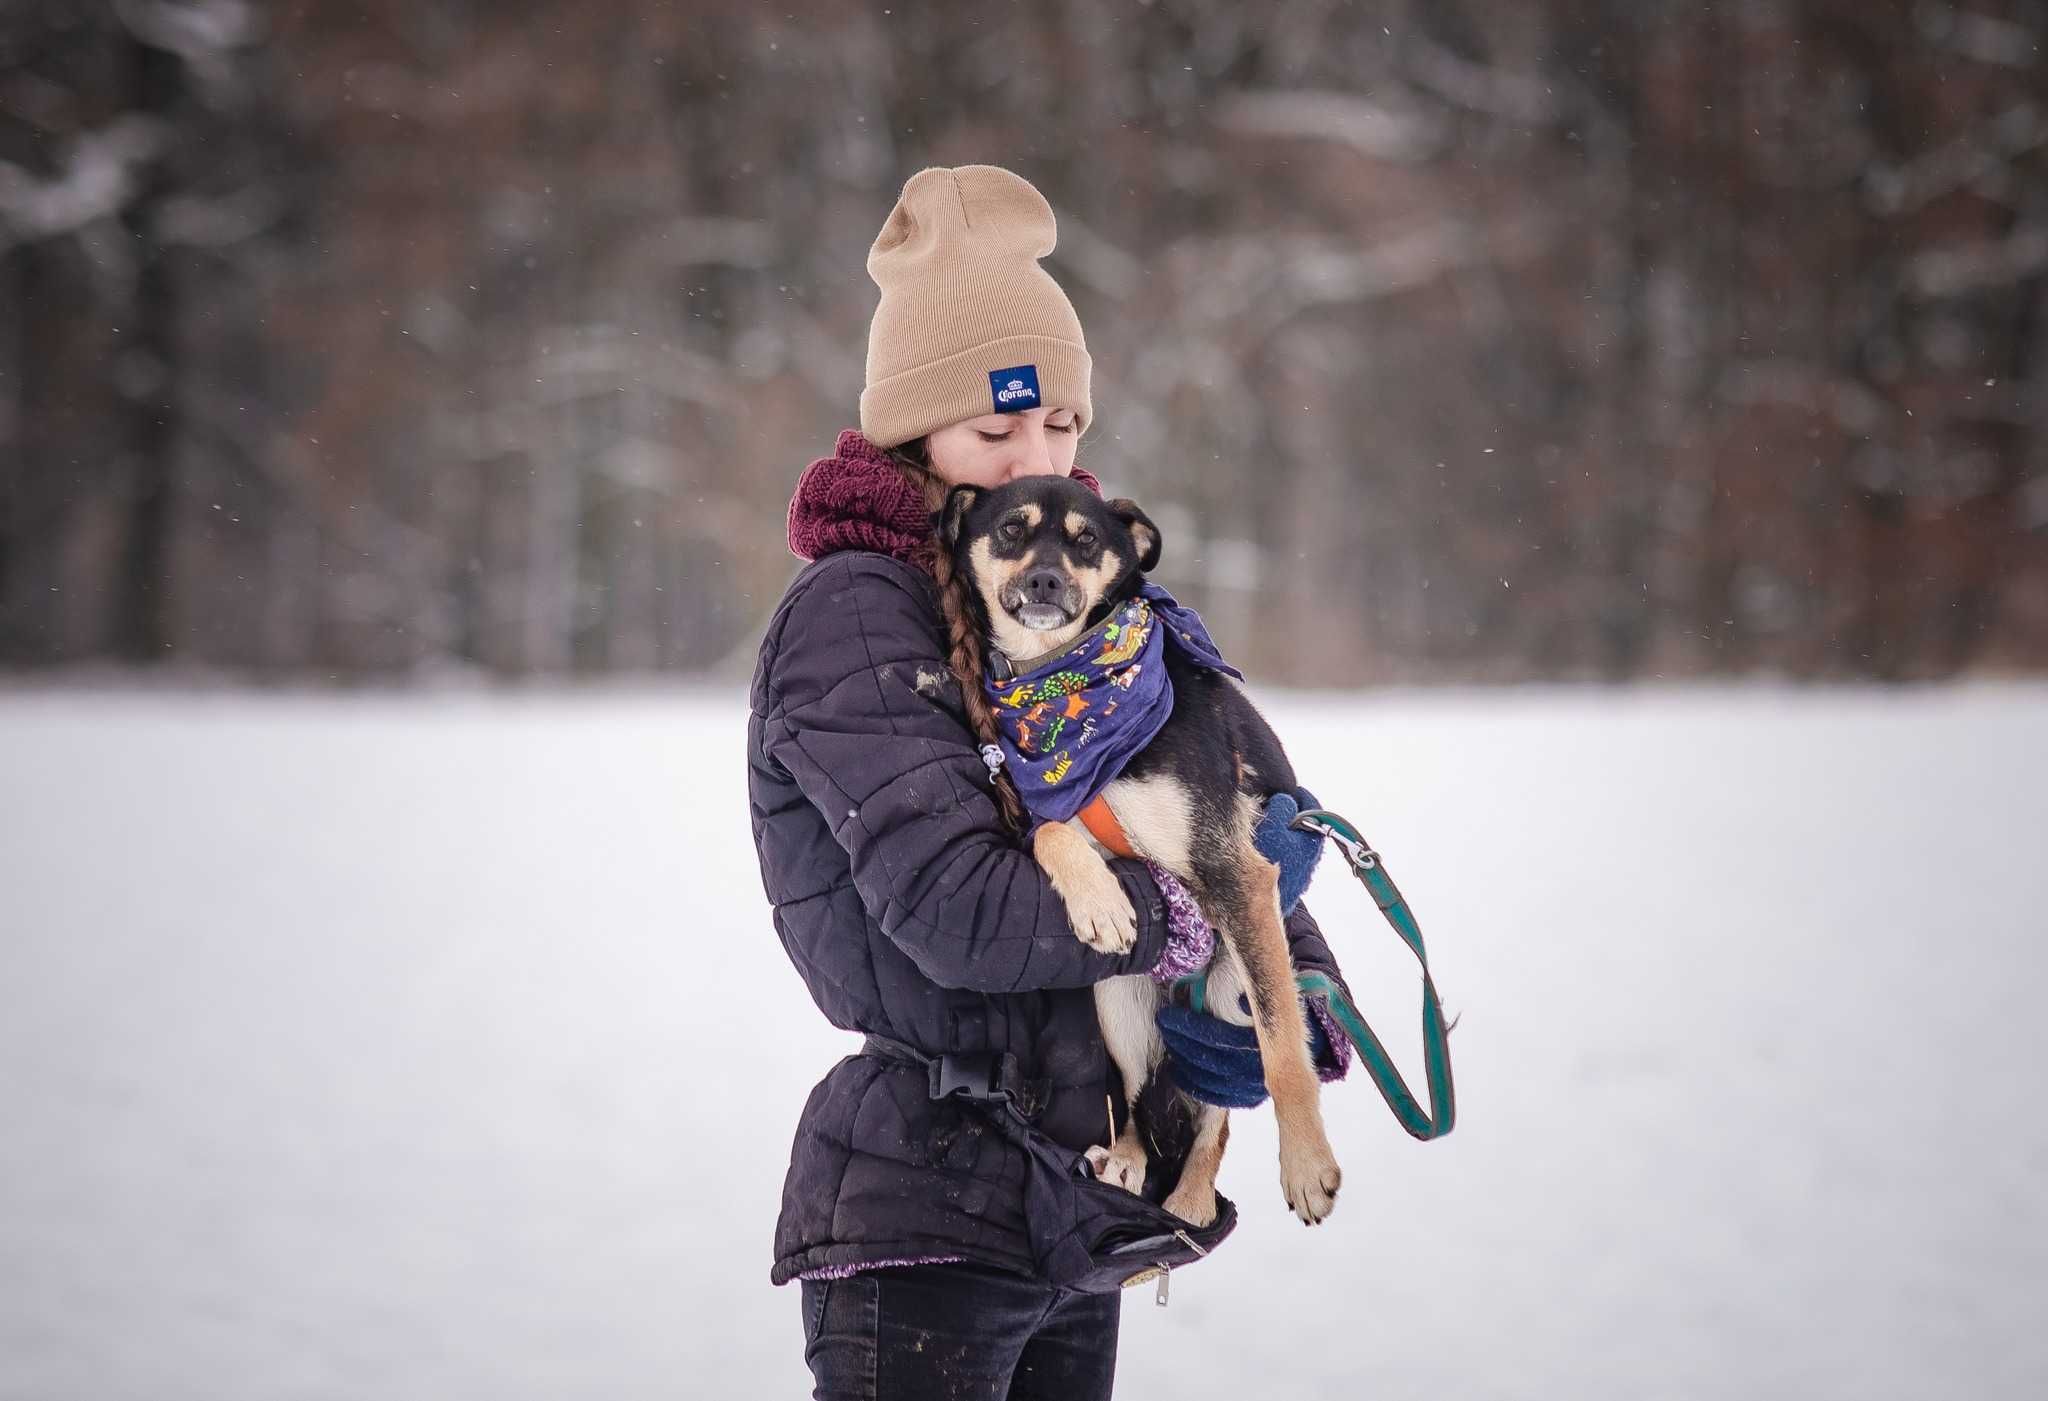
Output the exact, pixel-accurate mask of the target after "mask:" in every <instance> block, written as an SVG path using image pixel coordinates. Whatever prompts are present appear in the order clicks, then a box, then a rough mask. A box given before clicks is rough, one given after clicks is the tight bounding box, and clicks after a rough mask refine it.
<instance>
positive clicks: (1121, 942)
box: [1054, 861, 1138, 953]
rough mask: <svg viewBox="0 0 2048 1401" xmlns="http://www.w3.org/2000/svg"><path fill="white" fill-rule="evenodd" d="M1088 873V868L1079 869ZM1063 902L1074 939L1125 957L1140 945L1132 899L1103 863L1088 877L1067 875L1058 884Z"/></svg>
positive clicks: (1089, 873)
mask: <svg viewBox="0 0 2048 1401" xmlns="http://www.w3.org/2000/svg"><path fill="white" fill-rule="evenodd" d="M1080 869H1081V871H1087V868H1086V867H1082V868H1080ZM1054 886H1055V887H1056V888H1057V889H1058V890H1059V893H1060V898H1061V899H1062V900H1064V901H1065V902H1066V906H1067V923H1068V924H1070V925H1072V926H1073V929H1074V937H1075V938H1076V939H1079V940H1080V941H1081V942H1082V943H1084V944H1086V945H1087V946H1088V947H1089V948H1091V949H1096V950H1099V951H1101V952H1102V953H1124V952H1126V951H1128V950H1129V948H1130V947H1131V945H1132V944H1135V943H1136V942H1138V912H1137V911H1136V910H1134V909H1132V908H1131V901H1130V897H1129V896H1127V895H1125V894H1124V888H1123V887H1122V886H1121V885H1119V884H1117V879H1116V877H1115V876H1114V875H1112V874H1111V873H1110V870H1109V868H1108V867H1107V866H1104V865H1103V864H1102V863H1101V862H1099V861H1098V862H1097V863H1096V864H1095V869H1094V870H1093V871H1092V872H1088V873H1087V874H1085V875H1083V874H1079V873H1075V872H1070V873H1068V875H1067V877H1066V879H1064V880H1060V881H1055V882H1054Z"/></svg>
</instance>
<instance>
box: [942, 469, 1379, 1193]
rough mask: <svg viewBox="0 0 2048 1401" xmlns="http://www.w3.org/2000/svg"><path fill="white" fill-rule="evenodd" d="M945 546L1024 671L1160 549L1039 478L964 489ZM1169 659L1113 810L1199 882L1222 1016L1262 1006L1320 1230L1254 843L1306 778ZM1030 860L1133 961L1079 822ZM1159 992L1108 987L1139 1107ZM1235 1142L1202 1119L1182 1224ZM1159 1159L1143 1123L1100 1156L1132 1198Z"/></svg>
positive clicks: (1327, 1170) (1284, 1133)
mask: <svg viewBox="0 0 2048 1401" xmlns="http://www.w3.org/2000/svg"><path fill="white" fill-rule="evenodd" d="M939 534H940V539H941V541H942V543H943V545H944V546H945V547H946V548H947V549H948V550H949V551H950V552H951V555H952V559H953V566H954V574H955V577H956V578H957V579H959V580H961V581H963V582H964V583H965V586H966V587H965V592H966V593H967V594H968V595H969V607H970V609H971V611H972V613H973V616H974V619H975V621H976V622H977V623H978V624H980V625H981V628H982V631H983V633H984V635H985V636H986V638H987V640H988V644H989V645H990V646H991V647H994V648H996V649H998V650H1000V651H1001V652H1002V653H1003V655H1004V657H1005V658H1007V659H1008V661H1009V662H1010V664H1011V665H1012V666H1013V667H1014V668H1015V670H1016V671H1017V672H1018V673H1019V674H1021V673H1024V672H1027V671H1029V670H1030V669H1031V668H1032V667H1033V665H1034V663H1035V662H1036V661H1038V660H1039V659H1041V658H1045V659H1049V658H1050V657H1051V656H1052V654H1054V653H1055V652H1058V651H1060V650H1062V649H1064V648H1066V647H1068V646H1069V645H1070V644H1071V643H1072V642H1073V641H1074V640H1075V639H1076V638H1078V637H1079V636H1081V634H1082V633H1084V632H1085V631H1087V630H1088V629H1089V628H1091V627H1093V626H1095V625H1096V624H1097V623H1099V622H1101V621H1102V620H1103V619H1105V618H1107V617H1109V616H1110V614H1111V613H1112V611H1113V610H1114V609H1115V608H1116V607H1117V606H1118V605H1120V604H1122V603H1123V602H1124V601H1126V600H1128V599H1130V598H1132V597H1133V596H1135V595H1136V594H1137V592H1138V590H1139V587H1140V585H1141V584H1142V583H1143V578H1142V576H1143V574H1144V573H1145V572H1146V571H1147V570H1149V569H1151V568H1152V567H1153V566H1154V565H1156V564H1157V563H1158V560H1159V553H1160V544H1161V542H1160V538H1159V531H1158V529H1157V528H1156V527H1155V526H1154V525H1153V524H1152V522H1151V521H1150V520H1149V519H1147V518H1146V516H1145V514H1144V513H1143V512H1142V511H1140V510H1139V509H1138V508H1137V506H1136V505H1134V504H1133V503H1131V502H1129V501H1103V500H1101V499H1099V498H1098V497H1096V496H1095V494H1094V493H1092V492H1090V491H1088V490H1087V489H1086V488H1085V487H1082V486H1080V485H1079V484H1078V483H1076V482H1073V481H1071V480H1069V479H1067V478H1064V477H1029V478H1024V479H1021V480H1018V481H1015V482H1012V483H1010V484H1008V485H1006V486H1002V487H998V488H995V489H992V490H991V489H983V488H979V487H970V486H962V487H956V488H954V489H953V491H952V492H951V493H950V494H949V496H948V498H947V500H946V504H945V508H944V510H943V511H942V512H941V513H940V518H939ZM1162 653H1163V656H1164V659H1165V664H1166V667H1167V674H1168V677H1169V679H1170V680H1171V682H1172V684H1173V705H1172V712H1171V715H1170V717H1169V718H1168V719H1167V721H1166V723H1165V725H1164V726H1163V727H1162V728H1161V729H1160V730H1159V732H1158V733H1157V735H1156V736H1155V737H1154V738H1153V739H1152V740H1151V742H1150V743H1149V744H1147V745H1146V746H1145V748H1144V749H1143V750H1141V751H1140V752H1139V753H1138V754H1137V755H1136V756H1135V757H1133V758H1132V759H1131V760H1130V761H1129V763H1128V764H1127V765H1126V766H1125V767H1124V769H1123V770H1122V772H1121V773H1120V774H1119V776H1118V777H1117V778H1116V779H1115V780H1114V781H1112V782H1111V783H1110V784H1109V785H1108V786H1107V788H1105V789H1104V791H1103V794H1102V797H1103V799H1104V801H1105V802H1106V803H1107V804H1108V806H1109V809H1110V811H1111V812H1112V813H1114V815H1115V817H1116V820H1117V822H1118V823H1119V824H1120V825H1121V827H1122V829H1123V834H1124V836H1125V838H1126V839H1127V840H1128V843H1129V845H1130V846H1131V847H1132V848H1133V849H1134V850H1135V851H1136V853H1137V854H1138V855H1141V856H1144V857H1146V858H1148V859H1150V860H1152V861H1154V862H1157V863H1158V864H1159V865H1161V866H1163V867H1165V868H1166V869H1167V870H1169V871H1171V872H1172V873H1173V874H1174V875H1175V876H1176V877H1178V878H1179V879H1180V880H1181V881H1182V882H1183V883H1185V884H1186V885H1187V886H1188V888H1189V889H1190V890H1191V891H1193V893H1194V895H1195V898H1196V900H1197V901H1198V902H1199V904H1200V905H1201V908H1202V912H1203V914H1204V915H1205V916H1206V917H1207V919H1208V920H1209V922H1210V924H1211V925H1212V926H1213V927H1214V928H1215V930H1216V932H1217V936H1218V946H1219V950H1220V952H1219V955H1218V957H1216V958H1215V959H1214V960H1213V961H1212V963H1211V965H1210V969H1209V973H1208V977H1209V987H1208V994H1209V1006H1210V1007H1211V1008H1214V1009H1216V1010H1217V1013H1218V1015H1228V1016H1231V1018H1232V1019H1233V1020H1240V1019H1241V1018H1242V1017H1243V1015H1244V1014H1242V1013H1241V1012H1238V1010H1237V1009H1238V1008H1239V1007H1240V1005H1241V1004H1240V999H1239V994H1240V992H1246V993H1248V994H1249V996H1248V998H1246V999H1245V1000H1246V1002H1248V1004H1249V1006H1250V1009H1251V1010H1250V1014H1249V1020H1250V1023H1251V1025H1252V1027H1253V1029H1254V1030H1255V1031H1256V1033H1257V1036H1258V1044H1259V1053H1260V1056H1261V1058H1262V1059H1263V1061H1264V1064H1265V1074H1266V1085H1267V1088H1268V1089H1269V1090H1270V1091H1271V1092H1272V1095H1273V1110H1274V1115H1275V1117H1276V1119H1277V1121H1278V1125H1279V1131H1280V1186H1281V1190H1282V1191H1283V1192H1284V1193H1285V1194H1286V1197H1287V1204H1288V1205H1289V1206H1290V1207H1292V1208H1293V1209H1294V1211H1295V1214H1296V1215H1298V1216H1300V1217H1301V1219H1302V1220H1303V1221H1305V1222H1308V1223H1309V1224H1311V1225H1313V1224H1315V1223H1316V1222H1318V1221H1321V1220H1322V1219H1323V1218H1324V1217H1325V1216H1328V1215H1329V1214H1330V1211H1331V1208H1332V1207H1333V1206H1334V1205H1335V1202H1336V1196H1337V1188H1338V1184H1339V1182H1340V1180H1341V1173H1340V1172H1339V1169H1338V1166H1337V1160H1336V1157H1335V1156H1334V1155H1333V1154H1332V1153H1331V1151H1330V1143H1329V1139H1328V1136H1327V1135H1326V1134H1325V1133H1324V1130H1323V1120H1322V1110H1321V1107H1320V1102H1319V1090H1320V1086H1319V1084H1318V1082H1317V1079H1316V1074H1315V1069H1314V1066H1313V1065H1312V1064H1311V1062H1310V1059H1309V1053H1308V1035H1307V1030H1306V1027H1305V1025H1304V1021H1303V1012H1302V1007H1301V1001H1300V998H1299V996H1298V995H1297V993H1296V991H1295V980H1294V967H1293V964H1292V963H1291V962H1290V960H1289V958H1288V953H1287V935H1286V931H1285V929H1284V927H1283V922H1282V915H1281V910H1280V897H1279V885H1278V875H1279V872H1278V869H1277V868H1276V867H1275V866H1274V865H1273V863H1272V862H1270V861H1268V860H1267V859H1266V858H1265V857H1264V856H1262V855H1261V854H1260V853H1259V851H1258V848H1257V847H1256V846H1254V845H1253V841H1252V833H1253V829H1254V827H1255V825H1256V824H1257V822H1258V820H1259V817H1260V814H1261V812H1262V811H1263V809H1264V807H1265V804H1266V801H1267V799H1268V798H1269V797H1270V796H1271V795H1272V794H1274V793H1276V792H1281V793H1284V792H1292V791H1293V789H1294V786H1295V779H1294V770H1293V767H1292V766H1291V765H1290V764H1289V763H1288V761H1287V755H1286V754H1285V752H1284V751H1283V750H1282V749H1281V747H1280V741H1279V740H1278V738H1277V737H1275V735H1274V734H1273V731H1272V728H1271V727H1270V726H1269V725H1267V723H1266V721H1265V719H1264V717H1262V716H1261V715H1260V714H1259V713H1258V711H1257V710H1256V709H1254V708H1253V706H1252V703H1251V701H1250V700H1249V699H1248V698H1247V697H1246V696H1245V694H1244V692H1243V690H1242V689H1241V688H1240V687H1239V686H1238V684H1237V683H1236V681H1235V680H1234V679H1233V678H1231V677H1229V676H1226V675H1224V674H1223V673H1221V672H1217V671H1214V670H1210V669H1207V668H1204V667H1201V666H1199V665H1197V664H1196V663H1194V662H1193V661H1191V660H1190V659H1188V658H1187V657H1184V656H1182V655H1181V653H1180V651H1179V650H1178V649H1177V648H1175V647H1171V646H1168V647H1165V648H1163V649H1162ZM1032 849H1033V853H1034V855H1035V856H1036V858H1037V860H1038V863H1039V865H1040V866H1041V867H1043V868H1044V870H1045V872H1046V874H1047V876H1049V877H1050V878H1051V881H1052V884H1053V887H1054V889H1056V890H1057V891H1058V892H1059V894H1060V897H1061V899H1062V900H1063V901H1064V902H1065V903H1066V907H1067V914H1068V919H1069V922H1070V923H1072V925H1073V927H1074V931H1075V934H1076V935H1077V937H1079V938H1080V939H1082V940H1083V941H1084V942H1086V943H1088V944H1090V945H1092V946H1094V947H1098V948H1102V949H1105V950H1109V951H1114V952H1121V951H1122V950H1124V949H1127V948H1129V947H1130V945H1131V943H1132V941H1133V939H1134V938H1135V935H1136V928H1137V921H1136V917H1135V915H1134V913H1133V912H1132V910H1131V907H1130V902H1129V901H1128V900H1127V899H1126V898H1125V896H1124V893H1123V890H1122V888H1121V887H1120V886H1119V885H1118V883H1117V881H1116V878H1115V876H1114V875H1113V874H1112V873H1111V872H1110V870H1109V868H1108V867H1107V866H1106V865H1105V864H1104V861H1103V857H1102V852H1101V848H1100V847H1099V846H1098V845H1096V844H1095V842H1094V841H1093V840H1092V839H1091V838H1090V837H1089V835H1088V833H1087V830H1086V829H1085V828H1084V827H1083V825H1082V824H1081V822H1079V821H1078V820H1077V821H1073V822H1064V823H1047V824H1045V825H1043V826H1041V827H1039V828H1038V829H1037V832H1036V834H1035V836H1034V837H1033V840H1032ZM1158 996H1159V994H1158V991H1157V989H1156V988H1155V986H1154V984H1153V982H1152V980H1151V979H1150V978H1149V977H1147V976H1145V975H1142V974H1139V975H1133V976H1128V977H1120V978H1112V979H1110V980H1108V981H1106V982H1103V983H1098V984H1097V985H1096V988H1095V1003H1096V1010H1097V1014H1098V1015H1099V1017H1100V1018H1101V1022H1102V1032H1103V1039H1104V1041H1105V1043H1106V1044H1107V1046H1108V1048H1109V1054H1110V1056H1111V1058H1112V1059H1113V1060H1114V1061H1115V1062H1116V1065H1117V1068H1118V1070H1119V1071H1120V1072H1121V1074H1122V1077H1123V1086H1124V1098H1125V1102H1126V1103H1127V1104H1130V1105H1136V1104H1137V1103H1138V1095H1139V1091H1140V1089H1141V1088H1142V1087H1143V1086H1144V1085H1145V1084H1146V1082H1147V1081H1149V1080H1150V1079H1151V1077H1152V1075H1153V1073H1154V1072H1155V1071H1156V1069H1157V1068H1158V1065H1159V1062H1160V1058H1161V1054H1162V1046H1161V1043H1160V1039H1159V1031H1158V1026H1157V1024H1156V1023H1155V1021H1154V1015H1155V1013H1156V1012H1157V1009H1158ZM1227 1136H1228V1123H1227V1118H1226V1112H1225V1111H1224V1110H1222V1109H1218V1108H1215V1107H1214V1106H1210V1105H1199V1106H1196V1131H1195V1138H1194V1145H1193V1148H1192V1149H1191V1150H1190V1152H1189V1154H1188V1159H1187V1164H1186V1166H1185V1168H1184V1169H1183V1170H1182V1173H1181V1177H1180V1181H1179V1182H1178V1184H1177V1185H1176V1186H1175V1187H1174V1189H1173V1191H1172V1193H1171V1194H1170V1195H1169V1196H1168V1197H1167V1199H1166V1206H1167V1208H1168V1209H1169V1210H1171V1211H1173V1212H1174V1213H1175V1214H1177V1215H1179V1216H1180V1217H1182V1218H1183V1219H1185V1220H1188V1221H1191V1222H1194V1223H1197V1224H1207V1223H1208V1222H1209V1221H1210V1220H1211V1219H1212V1218H1213V1217H1214V1215H1215V1212H1216V1195H1215V1186H1216V1168H1217V1165H1218V1164H1219V1163H1220V1162H1221V1161H1222V1157H1223V1146H1224V1142H1225V1140H1226V1138H1227ZM1146 1158H1147V1155H1146V1152H1145V1149H1144V1146H1143V1141H1142V1139H1141V1137H1140V1134H1139V1131H1138V1125H1137V1122H1136V1115H1135V1114H1133V1115H1132V1117H1131V1119H1130V1120H1129V1121H1128V1122H1127V1123H1126V1125H1125V1127H1124V1129H1123V1131H1122V1132H1121V1133H1120V1134H1118V1136H1117V1139H1116V1142H1115V1143H1113V1144H1110V1145H1109V1146H1107V1147H1106V1148H1096V1149H1091V1150H1090V1153H1089V1159H1090V1161H1091V1162H1092V1163H1093V1164H1094V1165H1095V1168H1096V1172H1097V1174H1098V1176H1100V1177H1101V1178H1102V1179H1103V1180H1104V1181H1110V1182H1115V1183H1117V1184H1119V1185H1122V1186H1125V1187H1128V1188H1129V1189H1130V1190H1132V1191H1134V1192H1135V1191H1138V1190H1139V1189H1140V1187H1141V1186H1142V1184H1143V1182H1144V1180H1145V1169H1146Z"/></svg>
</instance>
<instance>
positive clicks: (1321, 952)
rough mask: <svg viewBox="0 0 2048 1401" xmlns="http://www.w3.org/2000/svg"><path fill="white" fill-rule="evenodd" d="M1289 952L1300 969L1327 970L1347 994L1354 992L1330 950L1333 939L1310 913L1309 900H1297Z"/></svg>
mask: <svg viewBox="0 0 2048 1401" xmlns="http://www.w3.org/2000/svg"><path fill="white" fill-rule="evenodd" d="M1287 952H1288V954H1289V955H1290V956H1291V957H1292V958H1293V959H1294V967H1295V971H1296V972H1300V973H1308V972H1316V973H1327V974H1329V975H1330V977H1331V978H1332V979H1334V980H1335V981H1336V983H1337V986H1339V987H1341V988H1343V989H1344V995H1345V996H1347V997H1349V996H1350V995H1351V984H1349V983H1347V982H1345V981H1344V972H1343V970H1342V969H1340V968H1338V967H1337V956H1336V955H1335V954H1333V953H1331V952H1330V944H1329V941H1328V940H1327V939H1325V938H1324V937H1323V931H1322V927H1321V926H1320V925H1318V924H1317V923H1316V917H1315V916H1314V915H1312V914H1310V913H1309V912H1308V904H1307V902H1306V901H1297V902H1296V904H1295V906H1294V910H1293V912H1292V913H1291V914H1289V915H1288V916H1287Z"/></svg>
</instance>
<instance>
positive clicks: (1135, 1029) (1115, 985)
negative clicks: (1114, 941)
mask: <svg viewBox="0 0 2048 1401" xmlns="http://www.w3.org/2000/svg"><path fill="white" fill-rule="evenodd" d="M1158 1011H1159V989H1158V986H1157V985H1156V984H1155V983H1153V981H1152V979H1151V978H1150V977H1149V976H1147V975H1146V974H1143V973H1133V974H1130V975H1128V976H1126V977H1121V978H1104V979H1103V980H1102V981H1101V982H1099V983H1097V984H1096V985H1095V1019H1096V1020H1097V1021H1098V1022H1100V1023H1101V1024H1102V1044H1103V1045H1104V1047H1106V1048H1107V1049H1108V1051H1109V1058H1110V1060H1111V1061H1112V1062H1114V1063H1115V1065H1116V1068H1117V1074H1118V1076H1119V1077H1120V1078H1121V1079H1122V1081H1123V1088H1124V1104H1125V1106H1126V1113H1125V1115H1124V1129H1123V1132H1122V1133H1120V1134H1118V1135H1117V1136H1116V1141H1115V1142H1114V1143H1112V1144H1110V1145H1109V1146H1108V1147H1106V1148H1102V1147H1097V1148H1090V1149H1089V1150H1088V1151H1087V1155H1086V1156H1087V1158H1088V1164H1089V1166H1090V1167H1092V1168H1094V1169H1095V1175H1096V1176H1097V1177H1098V1178H1100V1179H1101V1180H1102V1181H1104V1182H1108V1183H1110V1184H1112V1185H1114V1186H1117V1187H1122V1188H1123V1189H1125V1190H1126V1191H1129V1192H1133V1193H1142V1192H1143V1191H1144V1190H1145V1165H1146V1157H1147V1155H1146V1152H1145V1141H1144V1139H1143V1138H1142V1137H1141V1136H1140V1134H1139V1133H1138V1092H1139V1091H1140V1090H1142V1089H1144V1088H1145V1085H1146V1083H1147V1082H1148V1081H1150V1080H1151V1078H1152V1074H1153V1072H1154V1071H1155V1070H1156V1069H1157V1068H1158V1066H1159V1057H1160V1054H1161V1052H1162V1050H1163V1047H1162V1045H1161V1043H1160V1040H1159V1025H1158V1023H1157V1022H1156V1021H1154V1020H1153V1018H1154V1017H1155V1016H1157V1014H1158Z"/></svg>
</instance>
